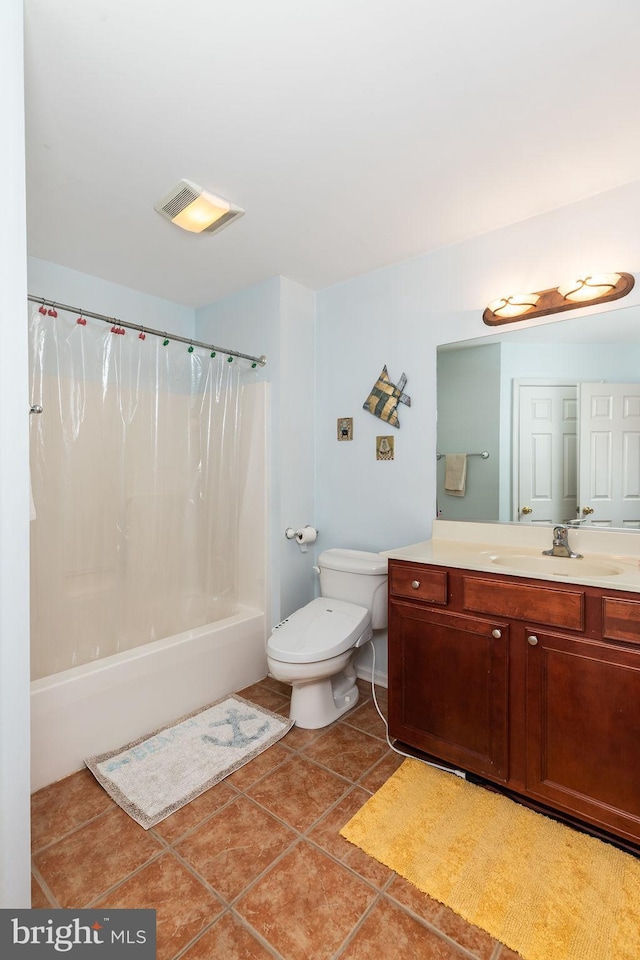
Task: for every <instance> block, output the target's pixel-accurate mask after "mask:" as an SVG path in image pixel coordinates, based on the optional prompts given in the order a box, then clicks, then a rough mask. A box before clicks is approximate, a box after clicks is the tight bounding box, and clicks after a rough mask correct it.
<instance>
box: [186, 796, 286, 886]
mask: <svg viewBox="0 0 640 960" xmlns="http://www.w3.org/2000/svg"><path fill="white" fill-rule="evenodd" d="M295 837H296V835H295V833H293V831H292V830H289V828H288V827H285V826H284V824H282V823H279V822H278V821H277V820H274V818H273V817H272V816H270V815H269V814H268V813H266V812H265V811H264V810H261V809H260V808H259V807H257V806H256V805H255V804H254V803H251V802H250V801H249V800H247V799H246V798H245V797H238V799H237V800H234V802H233V803H231V804H229V806H227V807H225V808H224V810H221V811H220V812H219V813H217V814H215V815H214V816H213V817H211V819H210V820H207V822H206V823H204V824H203V825H202V826H201V827H200V829H199V830H196V831H195V833H191V834H190V835H189V836H188V837H187V838H186V839H185V840H183V841H181V842H180V843H179V844H177V845H176V847H175V850H176V852H177V853H179V854H180V856H181V857H183V858H184V859H185V860H187V861H188V862H189V863H190V864H191V865H192V866H193V868H194V869H195V870H196V871H197V872H198V873H199V874H200V876H202V877H204V879H205V880H206V881H207V882H208V883H210V884H211V886H212V887H213V888H214V890H216V892H217V893H219V894H220V895H221V896H222V897H224V899H225V900H226V901H227V902H230V901H231V900H233V899H235V897H237V896H238V894H240V893H242V891H243V890H244V889H245V887H247V886H248V884H250V883H251V882H252V881H253V880H255V878H256V877H257V876H258V875H259V874H260V873H262V871H263V870H265V869H266V868H267V867H268V866H270V864H272V863H273V862H274V860H275V859H276V858H277V857H279V856H280V854H281V853H283V852H284V850H286V849H287V847H288V846H290V844H291V843H292V841H294V840H295Z"/></svg>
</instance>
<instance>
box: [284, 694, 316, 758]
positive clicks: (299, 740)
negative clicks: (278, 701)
mask: <svg viewBox="0 0 640 960" xmlns="http://www.w3.org/2000/svg"><path fill="white" fill-rule="evenodd" d="M278 712H279V713H280V712H282V715H283V716H285V717H288V716H289V704H287V706H286V709H284V710H282V711H278ZM324 732H325V729H324V728H321V729H320V730H306V729H305V728H304V727H296V726H295V724H294V726H293V727H291V730H289V732H288V733H287V734H285V736H284V738H283V739H282V741H281V743H283V744H284V745H285V746H286V747H290V748H291V749H292V750H302V749H303V748H304V747H307V746H308V745H309V744H310V743H313V741H314V740H317V739H318V737H321V736H322V734H323V733H324Z"/></svg>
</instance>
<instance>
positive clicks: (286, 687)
mask: <svg viewBox="0 0 640 960" xmlns="http://www.w3.org/2000/svg"><path fill="white" fill-rule="evenodd" d="M260 683H262V685H263V686H265V687H268V688H269V690H274V691H275V692H276V693H279V694H280V695H281V696H283V697H286V698H287V699H289V698H290V697H291V684H290V683H284V682H283V681H282V680H276V679H275V677H265V678H264V680H261V681H260Z"/></svg>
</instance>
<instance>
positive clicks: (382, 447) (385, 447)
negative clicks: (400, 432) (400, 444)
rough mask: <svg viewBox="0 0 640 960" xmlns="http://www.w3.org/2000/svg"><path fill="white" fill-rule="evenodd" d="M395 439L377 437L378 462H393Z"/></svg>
mask: <svg viewBox="0 0 640 960" xmlns="http://www.w3.org/2000/svg"><path fill="white" fill-rule="evenodd" d="M394 439H395V438H394V437H376V460H393V442H394Z"/></svg>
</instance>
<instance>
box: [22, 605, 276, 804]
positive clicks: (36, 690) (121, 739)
mask: <svg viewBox="0 0 640 960" xmlns="http://www.w3.org/2000/svg"><path fill="white" fill-rule="evenodd" d="M265 631H266V627H265V615H264V613H263V611H261V610H254V609H251V608H249V607H243V608H241V609H240V611H239V612H238V613H237V614H234V615H233V616H231V617H227V618H226V619H224V620H218V621H217V622H216V623H212V624H207V625H206V626H204V627H197V628H195V629H193V630H187V631H185V632H184V633H180V634H176V635H175V636H174V637H167V638H166V639H164V640H156V641H154V642H153V643H147V644H145V645H144V646H142V647H135V648H134V649H133V650H125V651H124V652H122V653H116V654H113V656H111V657H104V658H103V659H102V660H94V661H92V662H91V663H85V664H83V665H82V666H81V667H72V668H71V669H70V670H64V671H63V672H62V673H55V674H53V675H52V676H50V677H43V679H41V680H34V681H33V682H32V684H31V789H32V791H34V790H39V789H40V788H41V787H44V786H47V785H48V784H50V783H53V782H54V781H56V780H60V779H61V778H62V777H66V776H68V774H70V773H73V772H74V771H76V770H80V769H82V767H83V766H84V759H85V757H88V756H91V755H92V754H93V753H103V752H105V751H107V750H112V749H115V748H116V747H118V746H119V745H121V744H126V743H131V742H132V741H133V740H135V739H137V738H138V737H142V736H145V734H148V733H151V732H153V731H154V730H157V729H158V728H159V727H161V726H164V724H166V723H170V722H171V721H172V720H175V719H177V718H178V717H181V716H184V715H185V714H187V713H191V712H192V711H193V710H197V709H198V708H199V707H202V706H205V704H207V703H212V702H213V701H214V700H218V699H219V698H220V697H224V696H226V695H227V694H228V693H231V692H233V691H235V690H240V689H241V688H242V687H246V686H248V685H249V684H252V683H255V682H256V681H257V680H260V679H262V677H264V676H265V674H266V672H267V664H266V654H265Z"/></svg>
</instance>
